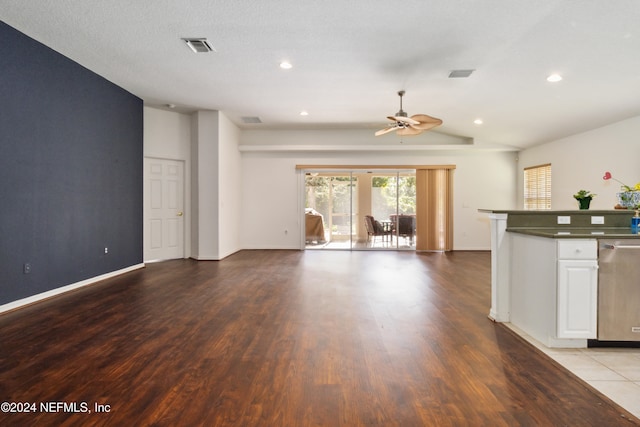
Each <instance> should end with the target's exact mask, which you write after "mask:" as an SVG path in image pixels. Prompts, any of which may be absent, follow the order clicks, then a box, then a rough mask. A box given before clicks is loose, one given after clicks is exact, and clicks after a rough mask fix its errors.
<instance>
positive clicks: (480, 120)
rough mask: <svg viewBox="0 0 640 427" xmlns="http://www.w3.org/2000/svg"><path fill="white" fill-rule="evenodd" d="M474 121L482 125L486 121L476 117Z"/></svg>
mask: <svg viewBox="0 0 640 427" xmlns="http://www.w3.org/2000/svg"><path fill="white" fill-rule="evenodd" d="M473 123H475V124H477V125H481V124H482V123H484V122H483V121H482V119H475V120H474V121H473Z"/></svg>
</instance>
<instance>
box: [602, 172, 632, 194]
mask: <svg viewBox="0 0 640 427" xmlns="http://www.w3.org/2000/svg"><path fill="white" fill-rule="evenodd" d="M602 179H604V180H605V181H607V180H609V179H612V180H614V181H618V180H617V179H615V178H614V177H612V176H611V172H605V173H604V176H603V177H602ZM618 182H619V183H620V184H621V185H622V189H623V190H624V191H633V189H632V188H631V187H629V186H628V185H627V184H625V183H624V182H620V181H618Z"/></svg>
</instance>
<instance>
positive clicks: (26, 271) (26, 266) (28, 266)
mask: <svg viewBox="0 0 640 427" xmlns="http://www.w3.org/2000/svg"><path fill="white" fill-rule="evenodd" d="M22 271H23V272H24V274H29V273H31V264H29V263H28V262H26V263H25V264H24V265H23V266H22Z"/></svg>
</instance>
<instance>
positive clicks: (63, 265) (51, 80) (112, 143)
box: [0, 22, 143, 305]
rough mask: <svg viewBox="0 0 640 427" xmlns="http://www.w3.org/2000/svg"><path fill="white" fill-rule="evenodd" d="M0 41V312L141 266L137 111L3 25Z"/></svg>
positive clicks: (138, 106)
mask: <svg viewBox="0 0 640 427" xmlns="http://www.w3.org/2000/svg"><path fill="white" fill-rule="evenodd" d="M0 41H1V42H0V305H2V304H6V303H8V302H11V301H15V300H18V299H22V298H25V297H28V296H31V295H35V294H39V293H42V292H45V291H48V290H52V289H55V288H58V287H61V286H65V285H68V284H72V283H76V282H79V281H82V280H85V279H89V278H92V277H96V276H99V275H102V274H105V273H109V272H112V271H116V270H120V269H123V268H126V267H129V266H133V265H136V264H140V263H141V262H142V186H143V177H142V166H143V146H142V144H143V142H142V132H143V123H142V120H143V119H142V114H143V110H142V109H143V107H142V101H141V100H140V99H139V98H137V97H136V96H133V95H132V94H130V93H128V92H127V91H125V90H123V89H122V88H120V87H118V86H116V85H114V84H113V83H111V82H109V81H107V80H106V79H104V78H102V77H100V76H99V75H97V74H95V73H94V72H92V71H90V70H88V69H86V68H84V67H83V66H81V65H79V64H77V63H75V62H73V61H71V60H70V59H68V58H66V57H65V56H63V55H61V54H59V53H57V52H55V51H53V50H52V49H50V48H48V47H46V46H44V45H42V44H41V43H39V42H37V41H35V40H33V39H31V38H29V37H27V36H26V35H24V34H22V33H20V32H19V31H17V30H15V29H14V28H12V27H10V26H8V25H7V24H5V23H4V22H0ZM105 247H107V248H108V250H109V253H108V254H105V253H104V248H105ZM27 263H28V264H30V266H31V272H30V273H28V274H25V272H24V265H25V264H27Z"/></svg>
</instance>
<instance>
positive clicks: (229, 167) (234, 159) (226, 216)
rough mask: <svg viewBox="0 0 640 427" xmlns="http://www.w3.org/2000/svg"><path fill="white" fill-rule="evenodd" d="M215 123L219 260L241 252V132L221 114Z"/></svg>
mask: <svg viewBox="0 0 640 427" xmlns="http://www.w3.org/2000/svg"><path fill="white" fill-rule="evenodd" d="M218 121H219V163H218V179H219V181H218V221H219V222H218V230H219V242H220V244H219V247H218V256H219V259H222V258H224V257H226V256H229V255H231V254H232V253H234V252H237V251H239V250H240V249H242V247H241V245H240V224H241V222H240V221H241V215H240V212H242V203H241V200H242V194H241V192H242V172H241V171H242V162H241V159H240V151H238V144H239V139H240V130H239V129H238V127H237V126H236V125H234V124H233V123H232V122H231V121H230V120H229V119H228V118H227V117H226V116H225V115H224V114H223V113H220V116H219V119H218Z"/></svg>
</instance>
